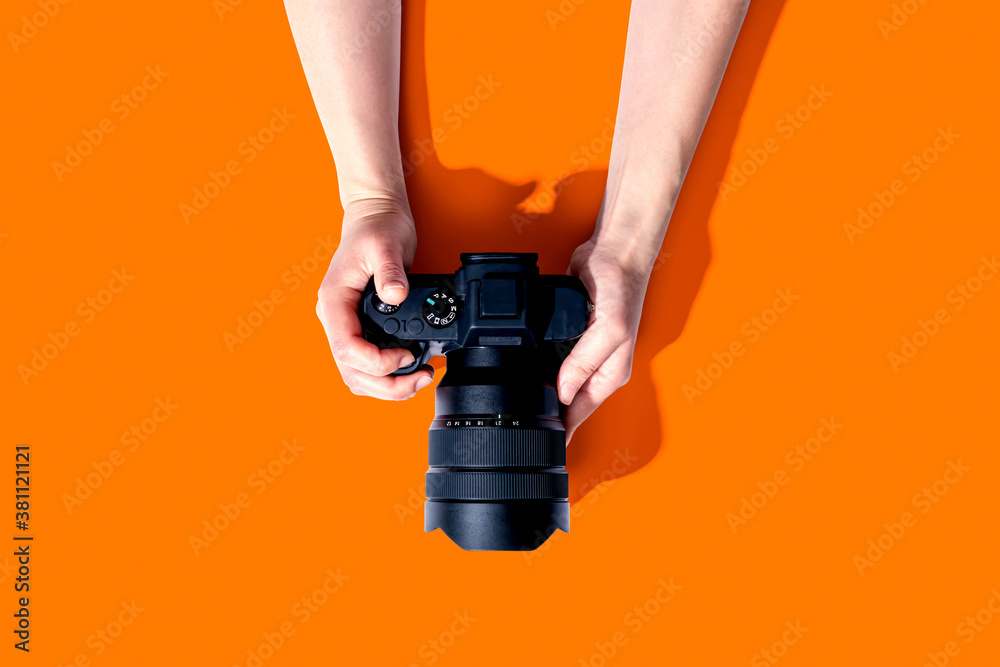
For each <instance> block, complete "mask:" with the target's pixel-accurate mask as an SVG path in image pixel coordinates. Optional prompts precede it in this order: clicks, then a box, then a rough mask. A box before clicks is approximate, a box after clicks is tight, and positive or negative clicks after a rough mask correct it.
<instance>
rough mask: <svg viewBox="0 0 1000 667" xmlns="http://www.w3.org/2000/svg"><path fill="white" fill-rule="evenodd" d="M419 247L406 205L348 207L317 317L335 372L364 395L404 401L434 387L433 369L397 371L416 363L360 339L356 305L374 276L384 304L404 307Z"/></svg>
mask: <svg viewBox="0 0 1000 667" xmlns="http://www.w3.org/2000/svg"><path fill="white" fill-rule="evenodd" d="M416 249H417V233H416V229H415V227H414V225H413V218H412V216H411V215H410V212H409V209H408V207H407V206H406V205H405V204H400V203H398V202H396V201H394V200H391V199H363V200H357V201H353V202H351V203H350V204H348V206H347V208H346V209H345V211H344V224H343V231H342V233H341V238H340V245H339V246H338V248H337V251H336V252H335V253H334V255H333V259H332V260H331V261H330V268H329V269H328V270H327V272H326V277H325V278H324V279H323V284H322V285H321V286H320V289H319V302H318V303H317V304H316V314H317V315H318V316H319V319H320V321H321V322H322V323H323V328H324V329H325V330H326V335H327V338H328V339H329V341H330V349H331V350H332V351H333V358H334V360H335V361H336V362H337V368H339V369H340V374H341V376H343V378H344V382H345V383H346V384H347V386H348V387H350V389H351V392H353V393H354V394H357V395H360V396H374V397H375V398H382V399H387V400H396V401H399V400H403V399H406V398H409V397H411V396H413V395H414V394H415V393H416V392H417V391H418V390H420V389H422V388H424V387H426V386H427V385H429V384H430V383H431V380H432V379H433V377H434V369H433V368H431V367H430V366H424V367H422V368H421V369H420V370H419V371H417V372H416V373H413V374H411V375H400V376H396V377H393V376H391V375H389V374H390V373H392V372H393V371H395V370H397V369H399V368H403V367H404V366H409V365H410V364H412V363H413V355H412V354H411V353H410V352H409V351H408V350H404V349H401V348H389V349H385V350H380V349H379V348H378V347H376V346H375V345H374V344H372V343H369V342H368V341H366V340H365V339H364V338H362V336H361V321H360V320H359V319H358V302H359V301H360V300H361V295H362V293H363V292H364V290H365V287H367V285H368V279H369V278H371V277H372V276H374V277H375V291H376V292H377V293H378V297H379V298H380V299H382V301H384V302H385V303H389V304H399V303H402V302H403V300H404V299H405V298H406V295H407V293H408V292H409V287H408V285H407V281H406V270H407V269H408V268H409V267H410V263H411V262H412V261H413V253H414V252H415V251H416Z"/></svg>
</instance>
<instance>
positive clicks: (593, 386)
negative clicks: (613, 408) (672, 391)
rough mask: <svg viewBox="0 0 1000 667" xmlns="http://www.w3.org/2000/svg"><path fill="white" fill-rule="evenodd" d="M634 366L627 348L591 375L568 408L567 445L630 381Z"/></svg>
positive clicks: (615, 353)
mask: <svg viewBox="0 0 1000 667" xmlns="http://www.w3.org/2000/svg"><path fill="white" fill-rule="evenodd" d="M631 366H632V360H631V353H630V350H628V349H627V348H625V347H622V348H619V349H618V350H616V351H615V352H614V353H613V354H612V355H611V356H610V357H609V358H608V360H607V361H606V362H605V363H604V364H602V365H601V367H600V368H599V369H598V370H597V372H595V373H594V374H593V375H591V376H590V377H589V378H588V379H587V381H586V382H584V383H583V386H581V387H580V390H579V391H578V392H577V393H576V396H575V397H574V398H573V402H572V403H570V404H569V406H567V408H566V413H565V415H564V416H563V424H564V425H565V428H566V443H567V444H569V441H570V439H571V438H572V437H573V433H574V432H575V431H576V429H577V428H579V426H580V424H582V423H583V422H585V421H586V420H587V419H588V418H589V417H590V416H591V415H592V414H594V411H595V410H597V408H598V407H600V405H601V404H602V403H603V402H604V401H605V400H607V399H608V397H609V396H611V394H613V393H614V392H615V391H616V390H617V389H618V388H619V387H621V386H622V385H623V384H625V382H627V381H628V378H629V375H630V370H631Z"/></svg>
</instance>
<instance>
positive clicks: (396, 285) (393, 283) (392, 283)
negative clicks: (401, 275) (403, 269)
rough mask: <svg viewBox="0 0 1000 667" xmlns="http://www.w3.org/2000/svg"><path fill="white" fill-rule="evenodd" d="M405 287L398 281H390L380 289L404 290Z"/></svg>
mask: <svg viewBox="0 0 1000 667" xmlns="http://www.w3.org/2000/svg"><path fill="white" fill-rule="evenodd" d="M405 287H406V285H404V284H403V283H401V282H399V281H398V280H390V281H389V282H387V283H385V284H384V285H382V289H404V288H405Z"/></svg>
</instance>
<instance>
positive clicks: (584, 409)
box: [563, 383, 606, 445]
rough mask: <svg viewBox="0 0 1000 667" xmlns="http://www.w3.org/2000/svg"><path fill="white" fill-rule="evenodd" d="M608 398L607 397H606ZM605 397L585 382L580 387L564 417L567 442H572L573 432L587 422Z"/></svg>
mask: <svg viewBox="0 0 1000 667" xmlns="http://www.w3.org/2000/svg"><path fill="white" fill-rule="evenodd" d="M604 398H606V397H604ZM604 398H602V397H600V396H597V395H595V394H594V393H592V392H591V390H590V386H589V384H587V383H584V385H583V386H582V387H580V391H578V392H577V393H576V397H575V398H574V399H573V402H572V403H571V404H570V405H569V406H568V407H567V408H566V414H565V416H564V417H563V424H564V425H565V428H566V444H567V445H568V444H569V443H570V440H572V439H573V434H574V433H576V429H578V428H579V427H580V424H582V423H583V422H585V421H586V420H587V418H588V417H590V415H592V414H594V410H596V409H597V408H598V407H599V406H600V405H601V403H602V402H603V401H604Z"/></svg>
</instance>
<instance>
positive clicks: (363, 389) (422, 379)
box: [344, 366, 434, 401]
mask: <svg viewBox="0 0 1000 667" xmlns="http://www.w3.org/2000/svg"><path fill="white" fill-rule="evenodd" d="M344 380H345V381H346V382H347V386H349V387H350V388H351V391H352V392H354V393H355V394H358V395H360V396H372V397H374V398H381V399H383V400H387V401H403V400H406V399H407V398H410V397H411V396H413V395H414V394H415V393H417V392H418V391H420V390H421V389H423V388H424V387H426V386H427V385H429V384H430V383H431V382H432V381H433V380H434V369H433V368H431V367H430V366H423V367H421V370H419V371H417V372H416V373H413V374H412V375H397V376H390V377H376V376H374V375H368V374H367V373H359V372H356V371H349V372H348V374H347V375H346V376H345V377H344Z"/></svg>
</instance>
